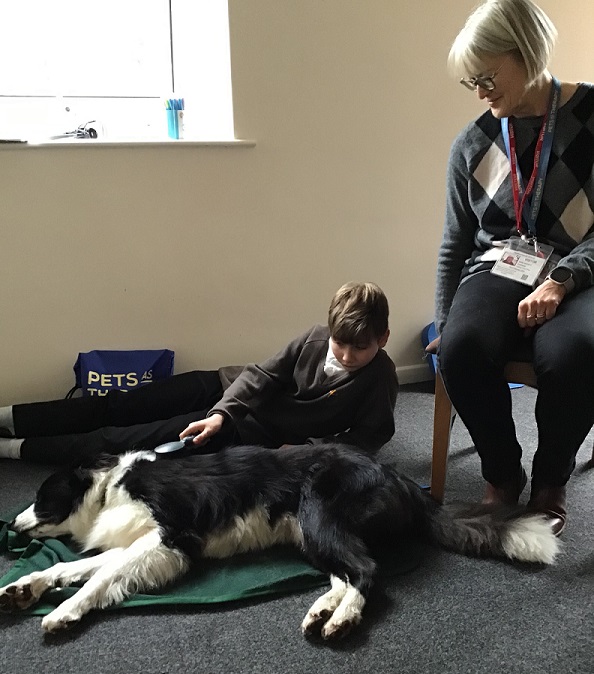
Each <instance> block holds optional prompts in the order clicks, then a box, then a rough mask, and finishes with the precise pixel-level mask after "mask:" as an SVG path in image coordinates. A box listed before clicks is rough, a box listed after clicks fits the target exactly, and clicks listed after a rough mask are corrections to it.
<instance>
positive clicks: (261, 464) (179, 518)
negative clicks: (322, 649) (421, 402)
mask: <svg viewBox="0 0 594 674" xmlns="http://www.w3.org/2000/svg"><path fill="white" fill-rule="evenodd" d="M141 504H143V505H141ZM118 520H119V521H118ZM14 528H15V529H16V530H18V531H28V532H29V533H31V534H32V535H37V536H48V535H60V534H72V535H73V537H74V538H75V540H76V541H77V542H78V544H79V545H80V546H81V547H82V548H83V549H89V548H98V549H101V550H104V551H109V552H104V553H103V554H104V555H107V554H109V555H110V557H109V564H111V566H112V567H113V569H114V571H113V575H114V578H113V582H112V584H111V586H110V587H109V588H108V590H107V591H106V590H105V588H104V587H103V586H102V588H99V587H96V588H95V587H94V580H93V579H94V577H95V576H96V575H97V572H98V570H100V569H101V568H102V567H103V566H104V563H103V561H102V559H101V555H99V556H98V557H96V558H91V559H96V560H97V561H96V562H95V563H89V562H87V563H86V565H85V564H80V565H79V567H77V568H74V567H73V568H72V570H71V571H70V572H69V571H68V570H64V569H62V570H60V572H59V573H58V572H57V571H56V572H54V573H53V574H52V573H51V572H52V569H50V570H48V571H47V572H40V574H32V575H31V576H30V577H27V578H26V579H21V580H19V581H17V582H16V583H14V584H12V585H10V586H8V587H7V588H4V589H2V590H0V607H3V608H5V609H12V608H22V607H25V606H29V605H31V604H32V603H34V602H35V601H37V599H38V598H39V596H41V594H42V593H43V592H44V591H45V590H46V589H48V588H49V587H53V586H55V585H57V584H64V583H65V582H70V581H72V580H73V579H74V580H80V579H88V582H87V583H86V585H85V586H84V587H83V589H82V590H80V591H79V592H78V593H77V594H75V595H74V597H72V598H71V599H69V600H67V601H66V602H64V603H63V604H62V605H60V606H59V607H58V608H57V609H56V610H55V611H54V612H53V613H52V614H50V615H48V616H46V618H44V622H43V625H44V627H45V629H48V630H55V629H60V628H62V627H66V626H67V625H69V624H70V623H71V622H75V621H77V620H80V618H81V617H82V615H84V613H86V612H87V611H88V610H90V609H91V608H94V607H98V606H104V605H107V604H109V603H113V602H117V601H121V600H122V599H123V597H125V596H126V595H127V594H129V593H130V592H131V591H137V590H140V589H142V588H147V587H158V586H160V585H162V584H164V583H166V582H168V581H170V580H173V579H174V578H175V577H177V576H179V575H181V574H182V573H184V572H185V570H186V569H187V567H188V565H189V564H190V562H194V563H196V562H199V560H200V559H201V558H202V557H227V556H230V555H233V554H235V553H236V552H241V551H245V550H249V549H258V548H262V547H268V546H270V545H274V544H276V543H292V544H294V545H297V546H299V547H300V548H301V550H302V552H303V554H304V556H305V557H306V559H307V560H309V561H310V562H311V564H312V565H313V566H315V567H316V568H318V569H320V570H322V571H324V572H326V573H328V574H329V575H330V577H331V580H332V589H331V590H330V591H329V592H328V593H326V594H325V595H323V596H322V597H321V598H320V599H318V600H317V601H316V602H315V603H314V605H313V606H312V607H311V609H310V611H309V612H308V614H307V615H306V617H305V620H304V621H303V624H302V629H303V631H304V632H305V633H307V634H310V633H314V632H321V634H322V636H323V637H324V638H333V637H336V636H341V635H342V634H344V633H346V632H347V631H348V630H349V629H350V628H351V627H352V626H353V625H355V624H357V623H358V622H359V620H360V618H361V611H362V609H363V606H364V603H365V598H366V597H367V594H368V592H369V589H370V587H371V584H372V582H373V578H374V574H375V571H376V565H377V562H376V557H377V553H378V551H379V550H382V551H385V550H386V548H387V547H389V546H390V545H391V544H397V543H401V542H402V541H403V540H404V539H405V538H406V537H409V536H411V535H414V536H417V537H418V536H420V537H424V538H425V539H427V540H430V541H435V542H437V543H439V544H440V545H442V546H445V547H448V548H451V549H454V550H456V551H458V552H462V553H464V554H471V555H479V556H480V555H490V556H506V557H508V558H512V559H520V560H522V561H530V562H545V563H550V562H552V561H553V560H554V557H555V555H556V553H557V551H558V547H557V545H558V544H557V540H556V539H555V537H554V536H553V534H552V532H551V531H550V528H549V527H548V525H547V523H546V522H545V521H544V520H543V519H542V518H541V517H539V516H536V515H529V516H528V515H523V514H518V512H517V511H514V512H513V513H509V512H506V513H501V512H492V511H489V510H486V509H484V508H482V509H481V508H479V509H478V510H477V509H476V508H474V509H468V508H465V509H463V510H457V511H452V510H451V509H449V508H443V507H441V506H440V504H438V503H437V502H435V501H434V500H433V499H432V498H431V497H430V496H429V495H428V494H427V493H426V492H424V491H423V490H422V489H420V488H419V487H418V485H416V484H415V483H414V482H412V481H411V480H409V479H408V478H406V477H404V476H402V475H400V474H399V473H398V472H397V471H396V469H395V468H394V466H393V465H391V464H390V463H386V462H380V461H377V460H376V459H374V458H372V457H370V456H368V455H366V454H363V453H361V452H359V451H357V450H356V449H354V448H352V447H347V446H341V445H304V446H295V447H286V448H283V449H277V450H274V449H264V448H261V447H252V446H247V447H234V448H229V449H225V450H222V451H220V452H218V453H215V454H199V455H192V456H188V457H184V458H169V457H161V456H158V455H155V454H154V453H152V452H136V453H130V454H127V455H124V456H123V457H102V458H101V459H98V460H97V461H95V462H93V463H92V464H90V465H83V466H80V467H78V468H76V469H74V470H64V471H60V472H59V473H56V474H55V475H53V476H51V477H49V478H48V479H47V480H46V481H45V482H44V484H43V485H42V486H41V488H40V489H39V492H38V495H37V498H36V501H35V504H34V505H33V506H31V508H29V509H28V510H27V511H25V512H24V513H22V514H21V515H19V517H17V518H16V520H15V522H14ZM116 548H117V549H118V552H119V553H120V556H119V557H118V555H117V554H116V550H115V549H116ZM137 549H138V551H137ZM141 559H142V561H139V560H141ZM73 564H78V563H77V562H75V563H73ZM66 566H67V565H66ZM109 568H111V567H109ZM116 576H117V577H116ZM81 593H82V595H81ZM79 595H81V597H80V598H79V600H77V597H78V596H79Z"/></svg>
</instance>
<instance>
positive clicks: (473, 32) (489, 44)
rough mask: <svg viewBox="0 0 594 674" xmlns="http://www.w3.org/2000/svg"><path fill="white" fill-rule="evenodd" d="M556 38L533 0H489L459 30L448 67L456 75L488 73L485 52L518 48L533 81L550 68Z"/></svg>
mask: <svg viewBox="0 0 594 674" xmlns="http://www.w3.org/2000/svg"><path fill="white" fill-rule="evenodd" d="M556 40H557V29H556V28H555V26H554V25H553V23H552V21H551V20H550V19H549V17H548V16H547V15H546V14H545V13H544V12H543V11H542V9H540V7H538V6H537V5H535V4H534V3H533V2H531V1H530V0H487V1H486V2H484V3H483V4H481V5H479V6H478V7H477V8H476V9H475V10H474V11H473V13H472V14H471V15H470V16H469V17H468V19H467V20H466V24H465V25H464V28H462V30H461V31H460V32H459V33H458V36H457V37H456V39H455V40H454V43H453V44H452V48H451V49H450V53H449V56H448V67H449V70H450V72H452V73H453V74H455V75H457V76H460V75H476V74H485V73H484V63H483V60H482V59H483V58H484V56H485V55H488V54H493V55H496V56H499V55H501V54H506V53H509V52H515V54H516V55H517V56H518V57H519V58H520V59H521V60H522V61H523V62H524V65H525V66H526V71H527V72H528V84H529V85H530V84H532V83H533V82H535V81H536V80H537V79H538V77H540V75H542V73H543V72H544V71H545V70H546V69H547V68H548V65H549V63H550V61H551V58H552V55H553V50H554V48H555V42H556Z"/></svg>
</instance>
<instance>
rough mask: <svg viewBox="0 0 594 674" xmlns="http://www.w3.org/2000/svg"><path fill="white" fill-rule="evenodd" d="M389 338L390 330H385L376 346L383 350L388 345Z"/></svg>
mask: <svg viewBox="0 0 594 674" xmlns="http://www.w3.org/2000/svg"><path fill="white" fill-rule="evenodd" d="M389 336H390V330H386V333H385V334H384V335H382V336H381V337H380V338H379V339H378V340H377V345H378V346H379V348H380V349H383V348H384V346H386V344H387V343H388V337H389Z"/></svg>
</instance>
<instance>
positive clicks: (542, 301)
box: [518, 281, 567, 328]
mask: <svg viewBox="0 0 594 674" xmlns="http://www.w3.org/2000/svg"><path fill="white" fill-rule="evenodd" d="M566 293H567V290H566V289H565V286H563V285H559V284H558V283H555V282H554V281H545V282H544V283H542V284H541V285H539V286H538V288H536V290H534V291H533V292H531V293H530V295H528V297H525V298H524V299H523V300H522V301H521V302H520V304H518V325H519V326H520V327H521V328H534V327H536V326H538V325H542V324H543V323H544V322H545V321H550V320H551V318H553V316H554V315H555V314H556V313H557V307H558V306H559V305H560V304H561V300H562V299H563V298H564V297H565V294H566Z"/></svg>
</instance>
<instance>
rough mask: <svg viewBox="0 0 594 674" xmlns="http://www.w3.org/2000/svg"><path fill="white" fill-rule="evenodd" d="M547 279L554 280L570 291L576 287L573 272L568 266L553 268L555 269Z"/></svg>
mask: <svg viewBox="0 0 594 674" xmlns="http://www.w3.org/2000/svg"><path fill="white" fill-rule="evenodd" d="M545 281H552V282H553V283H556V284H557V285H558V286H563V287H564V288H565V290H567V292H568V293H569V292H571V291H572V290H573V289H574V288H575V281H574V280H573V274H572V273H571V271H570V270H569V269H568V268H567V267H555V269H553V271H552V272H551V273H550V274H549V275H548V276H547V277H546V279H545Z"/></svg>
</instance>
